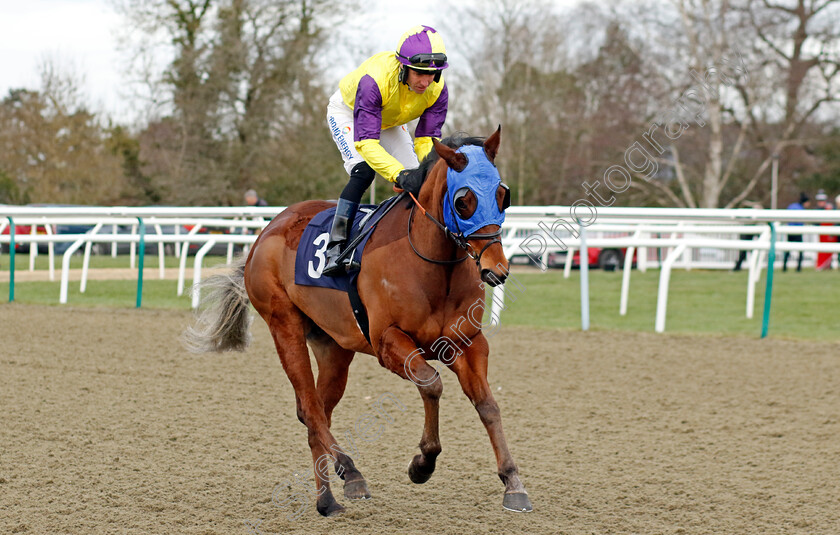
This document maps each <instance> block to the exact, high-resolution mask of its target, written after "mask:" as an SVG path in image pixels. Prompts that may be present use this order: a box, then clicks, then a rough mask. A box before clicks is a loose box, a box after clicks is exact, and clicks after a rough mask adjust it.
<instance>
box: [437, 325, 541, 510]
mask: <svg viewBox="0 0 840 535" xmlns="http://www.w3.org/2000/svg"><path fill="white" fill-rule="evenodd" d="M463 350H464V352H463V353H462V354H461V355H459V356H458V357H457V358H456V359H455V361H454V362H453V363H452V364H450V366H449V367H450V368H451V369H452V371H454V372H455V375H457V376H458V381H459V382H460V383H461V388H462V389H463V390H464V393H465V394H466V395H467V397H468V398H469V399H470V401H472V403H473V405H474V406H475V409H476V410H477V411H478V416H479V417H480V418H481V423H483V424H484V427H485V428H486V429H487V434H488V435H489V436H490V444H491V445H492V446H493V453H495V454H496V464H497V466H498V470H499V478H500V479H501V480H502V483H504V484H505V497H504V501H503V502H502V506H503V507H504V508H505V509H508V510H511V511H531V510H532V507H531V501H530V500H529V499H528V493H527V492H526V491H525V486H524V485H523V484H522V481H521V480H520V479H519V469H518V468H517V467H516V463H515V462H514V461H513V456H512V455H511V454H510V450H509V449H508V446H507V441H506V440H505V432H504V431H503V430H502V415H501V412H500V411H499V405H498V404H497V403H496V400H495V399H494V398H493V393H492V392H491V391H490V385H489V384H488V383H487V355H488V354H489V347H488V345H487V339H486V338H485V337H484V335H483V334H481V333H479V334H478V335H477V336H475V337H474V338H473V339H472V344H471V345H469V346H467V347H464V348H463Z"/></svg>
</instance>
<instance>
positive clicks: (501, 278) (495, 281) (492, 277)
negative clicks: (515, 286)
mask: <svg viewBox="0 0 840 535" xmlns="http://www.w3.org/2000/svg"><path fill="white" fill-rule="evenodd" d="M506 278H507V276H506V275H504V274H502V275H497V274H496V273H494V272H493V270H490V269H483V270H481V280H483V281H484V282H486V283H487V284H489V285H490V286H498V285H500V284H503V283H504V282H505V279H506Z"/></svg>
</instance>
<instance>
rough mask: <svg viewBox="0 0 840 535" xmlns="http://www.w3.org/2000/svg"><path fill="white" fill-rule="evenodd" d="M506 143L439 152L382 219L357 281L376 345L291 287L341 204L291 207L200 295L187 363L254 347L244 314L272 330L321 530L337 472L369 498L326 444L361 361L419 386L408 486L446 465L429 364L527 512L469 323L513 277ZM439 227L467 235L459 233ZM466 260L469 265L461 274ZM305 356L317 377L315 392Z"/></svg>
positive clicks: (473, 141) (356, 474)
mask: <svg viewBox="0 0 840 535" xmlns="http://www.w3.org/2000/svg"><path fill="white" fill-rule="evenodd" d="M500 139H501V126H500V127H499V128H498V129H497V130H496V131H495V132H494V133H493V134H492V135H491V136H489V137H488V138H486V139H482V138H478V137H465V136H464V137H461V138H458V139H444V140H443V142H440V141H438V140H434V150H433V151H432V152H431V153H430V154H429V156H427V157H426V158H425V159H424V161H423V163H422V164H421V166H420V170H421V172H423V173H425V179H424V182H423V184H422V187H421V188H420V190H419V194H418V195H417V196H416V197H415V196H414V195H406V193H408V192H405V193H401V197H403V198H401V199H397V200H396V202H398V203H399V205H397V206H395V208H394V209H393V210H390V211H389V212H388V213H387V214H386V215H384V216H382V219H381V220H380V221H379V223H378V225H377V226H376V228H375V229H374V231H373V234H372V235H371V236H370V238H369V241H368V243H367V245H366V247H365V252H364V259H363V261H362V263H361V266H360V268H359V269H360V270H359V272H358V276H357V290H358V294H359V296H360V297H361V300H362V302H363V304H364V307H365V309H366V310H367V313H368V315H369V333H368V334H369V340H370V341H368V337H366V336H365V335H364V333H363V332H362V331H361V330H360V325H359V324H358V323H357V321H356V319H355V317H354V314H353V310H352V309H351V304H350V301H349V299H348V296H347V294H346V293H344V292H341V291H339V290H335V289H330V288H319V287H312V286H302V285H297V284H295V282H294V281H295V273H294V270H295V254H296V250H297V248H298V246H299V244H300V240H301V236H302V233H303V231H304V228H305V227H306V225H307V223H308V222H309V221H310V220H311V219H312V218H313V216H315V215H316V214H317V213H319V212H321V211H322V210H325V209H327V208H329V207H331V206H332V205H334V204H335V203H332V202H328V201H306V202H301V203H297V204H294V205H291V206H289V207H288V208H286V209H285V210H284V211H282V212H281V213H279V214H278V215H277V216H276V217H275V218H274V219H273V220H272V221H271V222H270V223H269V224H268V225H267V226H266V227H265V228H264V229H263V231H262V232H261V233H260V235H259V236H258V238H257V240H256V241H255V242H254V244H253V245H252V247H251V249H250V251H249V253H248V256H247V259H245V258H244V257H243V258H240V259H238V260H237V261H235V262H234V263H233V264H232V266H231V268H232V270H231V271H230V272H229V273H226V274H223V275H215V276H213V277H210V278H208V279H206V280H205V281H204V282H203V283H201V286H200V287H202V288H208V289H209V291H208V292H204V294H203V297H202V299H201V304H200V307H199V308H200V309H203V312H201V313H200V314H199V316H198V317H197V321H196V323H195V325H193V326H192V327H190V328H189V329H188V330H187V331H186V332H185V339H186V342H187V344H188V346H189V347H190V349H191V350H193V351H217V352H220V351H228V350H240V351H241V350H244V349H245V347H247V345H248V342H249V336H250V334H249V332H250V329H249V326H250V321H251V317H252V316H251V312H250V307H249V304H250V305H253V307H254V309H256V311H257V313H258V314H259V315H260V316H261V317H262V318H263V320H265V322H266V324H267V325H268V328H269V331H270V332H271V336H272V338H273V340H274V344H275V347H276V349H277V354H278V355H279V357H280V362H281V363H282V365H283V369H284V370H285V373H286V375H287V377H288V379H289V381H290V382H291V384H292V387H293V388H294V392H295V400H296V405H297V417H298V419H299V420H300V422H301V423H303V424H304V425H305V426H306V428H307V431H308V439H309V446H310V449H311V453H312V460H313V464H314V466H315V480H316V488H317V489H318V497H317V500H316V508H317V510H318V512H319V513H320V514H321V515H323V516H331V515H334V514H337V513H341V512H342V511H344V510H345V509H344V506H343V505H341V504H340V503H338V502H337V501H336V499H335V497H334V496H333V494H332V491H331V489H330V477H331V473H330V470H329V468H330V465H332V466H333V467H334V469H335V472H336V474H337V475H338V476H339V477H340V478H341V479H343V480H344V496H345V497H346V498H348V499H351V500H352V499H367V498H370V492H369V490H368V486H367V481H366V480H365V478H364V477H363V476H362V474H361V472H360V471H359V470H358V468H357V467H356V466H355V464H354V461H353V459H352V458H351V457H350V455H348V454H347V453H346V451H345V450H344V449H342V448H341V446H339V445H338V443H337V441H336V439H335V437H334V436H333V435H332V433H331V432H330V426H331V420H332V412H333V409H334V408H335V407H336V405H337V404H338V402H339V401H340V400H341V397H342V395H343V394H344V390H345V387H346V384H347V374H348V368H349V366H350V363H351V361H352V360H353V358H354V355H355V354H356V353H367V354H369V355H374V356H376V357H377V359H378V360H379V363H380V365H382V366H383V367H384V368H386V369H388V370H390V371H391V372H393V373H395V374H397V375H399V376H400V377H402V378H403V379H407V380H411V381H413V382H414V383H415V384H416V385H417V389H418V391H419V393H420V397H421V399H422V401H423V408H424V410H425V423H424V427H423V433H422V436H421V439H420V444H419V447H420V453H419V454H417V455H415V456H414V458H413V459H412V460H411V462H410V464H409V468H408V475H409V478H410V480H411V481H412V482H413V483H416V484H420V483H425V482H426V481H428V479H429V478H430V477H431V475H432V473H433V472H434V470H435V464H436V461H437V458H438V455H440V453H441V444H440V440H439V436H438V402H439V399H440V396H441V394H442V392H443V384H442V381H441V378H440V376H439V374H438V372H437V370H436V368H434V367H433V366H431V365H430V364H429V363H428V362H427V359H430V360H431V359H437V360H440V361H441V362H443V363H445V364H446V366H447V367H448V368H449V369H450V370H452V371H453V372H454V373H455V375H456V377H457V379H458V381H459V383H460V385H461V388H462V390H463V392H464V394H465V395H466V396H467V397H468V398H469V400H470V401H471V402H472V404H473V405H474V406H475V409H476V411H477V412H478V416H479V418H480V419H481V422H482V423H483V424H484V426H485V428H486V431H487V433H488V435H489V438H490V444H491V446H492V448H493V452H494V453H495V456H496V463H497V470H498V475H499V478H500V479H501V480H502V483H504V486H505V491H504V496H503V500H502V505H503V507H504V508H505V509H507V510H511V511H519V512H527V511H531V510H532V505H531V502H530V499H529V497H528V493H527V491H526V490H525V486H524V485H523V483H522V481H521V479H520V477H519V470H518V468H517V466H516V463H515V462H514V460H513V457H512V455H511V453H510V451H509V449H508V446H507V442H506V440H505V434H504V431H503V430H502V421H501V414H500V410H499V406H498V404H497V403H496V401H495V399H494V398H493V394H492V392H491V389H490V386H489V384H488V382H487V364H488V355H489V346H488V343H487V339H486V338H485V336H484V335H483V334H482V330H481V327H482V324H481V321H482V320H481V317H480V314H479V317H478V319H477V320H476V319H475V313H476V312H475V307H474V306H473V307H472V308H471V306H472V305H474V304H475V303H477V302H479V301H480V300H483V299H484V288H485V284H486V285H489V286H491V287H493V286H497V285H499V284H502V283H503V282H504V281H505V279H506V277H507V275H508V270H509V264H508V262H507V259H506V257H505V255H504V252H503V249H502V245H501V240H500V238H499V236H500V234H501V222H502V220H503V219H504V210H505V209H506V208H507V206H508V205H509V204H510V192H509V190H508V189H507V186H505V185H504V184H503V183H502V182H501V178H500V177H499V174H498V171H497V170H496V167H495V163H494V161H495V158H496V155H497V152H498V148H499V143H500ZM467 153H469V156H467ZM470 173H471V174H472V175H474V178H475V179H476V180H477V181H474V182H473V185H472V186H466V187H460V188H458V190H457V191H451V190H452V184H449V182H451V181H452V180H453V179H451V178H450V177H453V176H454V177H459V176H461V175H463V176H468V175H470ZM475 184H480V185H479V186H476V185H475ZM395 190H396V191H399V190H398V188H395ZM476 190H479V191H476ZM447 199H448V200H447ZM400 207H402V208H403V209H400ZM409 208H410V209H409ZM447 212H449V215H448V216H447ZM480 214H490V215H491V216H492V217H490V218H489V219H488V218H485V221H490V224H487V225H484V222H483V221H478V222H477V221H472V219H473V218H475V216H477V215H480ZM498 214H501V218H499V217H498ZM424 215H425V217H424ZM475 219H478V218H475ZM445 221H449V222H450V223H451V224H454V225H455V226H456V227H461V226H466V227H469V229H470V230H469V231H464V232H457V231H453V230H452V229H451V228H449V226H447V225H446V224H444V223H443V222H445ZM476 225H483V226H481V227H480V228H475V227H476ZM468 258H469V259H471V260H472V261H471V262H466V261H464V260H466V259H468ZM395 259H399V261H398V262H395ZM481 312H483V308H482V309H481ZM471 318H472V319H471ZM307 343H308V345H309V347H310V348H311V350H312V353H313V355H314V358H315V361H316V363H317V368H318V377H317V381H316V379H315V377H314V376H313V373H312V369H311V366H310V355H309V353H308V351H307ZM442 348H443V350H442ZM417 356H422V358H415V357H417Z"/></svg>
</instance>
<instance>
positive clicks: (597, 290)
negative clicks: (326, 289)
mask: <svg viewBox="0 0 840 535" xmlns="http://www.w3.org/2000/svg"><path fill="white" fill-rule="evenodd" d="M192 260H193V259H192V258H190V259H189V263H188V265H189V266H190V267H192V265H193V261H192ZM81 261H82V257H81V255H76V256H74V257H73V259H72V262H71V268H74V269H78V268H80V267H81ZM46 262H47V258H46V255H41V256H39V257H38V258H37V262H36V268H37V269H46V267H47V263H46ZM224 262H225V259H224V257H208V258H206V259H205V264H204V265H205V266H214V265H218V264H222V263H224ZM166 265H167V267H177V265H178V260H177V259H176V258H173V257H167V258H166ZM16 266H17V270H18V271H23V270H28V268H29V258H28V256H27V255H20V254H19V255H17V258H16ZM145 266H146V268H147V269H149V268H156V267H157V257H156V256H154V255H151V256H150V255H147V256H146V261H145ZM127 267H129V264H128V256H120V257H118V258H116V259H114V258H111V257H109V256H94V257H92V268H127ZM56 269H57V270H59V269H60V263H59V264H58V265H57V267H56ZM0 271H4V272H7V271H8V255H4V256H2V257H0ZM764 274H765V275H766V272H764ZM59 276H60V274H59V273H57V274H56V278H58V277H59ZM514 276H515V277H516V278H517V280H519V281H520V282H521V283H522V285H523V286H524V288H525V289H524V290H523V291H521V292H520V291H517V290H516V288H515V287H514V285H513V284H510V285H509V292H510V294H511V296H514V295H515V296H516V301H513V300H512V299H508V301H507V303H506V305H507V309H506V310H504V311H503V312H502V324H503V325H522V326H531V327H539V328H550V329H556V328H560V329H580V325H581V322H580V272H579V271H573V272H572V276H571V277H570V278H569V279H564V278H563V273H562V271H561V270H549V271H547V272H545V273H539V272H536V271H535V272H516V273H514ZM190 283H191V280H188V281H187V285H189V284H190ZM176 286H177V282H176V281H174V280H164V281H161V280H159V279H157V277H156V274H155V276H151V277H150V276H146V278H145V279H144V282H143V299H142V306H143V308H176V309H189V307H190V298H189V296H187V295H183V296H180V297H178V296H176V295H175V291H176ZM658 287H659V271H658V270H649V271H648V272H647V273H641V272H639V271H633V273H632V276H631V281H630V299H629V305H628V311H627V315H626V316H620V315H619V313H618V305H619V298H620V291H621V273H620V272H603V271H600V270H593V271H590V328H591V329H593V330H628V331H647V332H653V327H654V320H655V317H656V298H657V292H658ZM764 288H765V279H764V278H762V280H761V281H759V283H758V285H757V287H756V303H755V311H754V317H753V318H752V319H747V318H746V315H745V310H746V291H747V272H746V271H742V272H738V273H733V272H730V271H701V270H693V271H684V270H675V271H674V272H673V273H672V277H671V284H670V291H669V295H668V313H667V320H666V325H665V331H666V332H668V333H708V334H738V335H746V336H750V337H756V338H757V337H759V335H760V334H761V321H762V316H763V311H764ZM838 289H840V273H837V272H832V271H829V272H820V273H817V272H815V271H812V270H806V271H803V272H801V273H796V272H793V271H788V272H787V273H782V272H779V271H777V272H776V273H775V278H774V288H773V302H772V305H773V306H772V311H771V315H770V329H769V334H770V336H772V337H776V338H797V339H807V340H830V341H840V328H838V325H840V292H838ZM59 290H60V289H59V282H58V281H56V282H16V284H15V301H16V302H20V303H37V304H46V305H56V306H59V305H58V298H59ZM8 295H9V284H8V283H7V282H5V283H3V282H0V303H2V302H5V301H7V300H8ZM136 295H137V282H136V280H127V281H99V280H89V281H88V287H87V291H86V292H85V293H84V294H82V293H80V292H79V283H78V281H76V282H71V283H70V286H69V293H68V304H71V305H73V306H97V307H118V308H129V307H134V306H135V305H136Z"/></svg>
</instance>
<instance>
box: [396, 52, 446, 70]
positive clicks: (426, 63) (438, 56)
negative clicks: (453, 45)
mask: <svg viewBox="0 0 840 535" xmlns="http://www.w3.org/2000/svg"><path fill="white" fill-rule="evenodd" d="M397 55H398V56H399V57H401V58H403V59H404V60H406V61H408V66H409V67H414V68H417V69H443V68H445V67H446V54H444V53H442V52H432V53H431V54H425V53H424V54H414V55H413V56H411V57H409V58H407V57H405V56H403V55H402V54H399V53H398V54H397Z"/></svg>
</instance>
